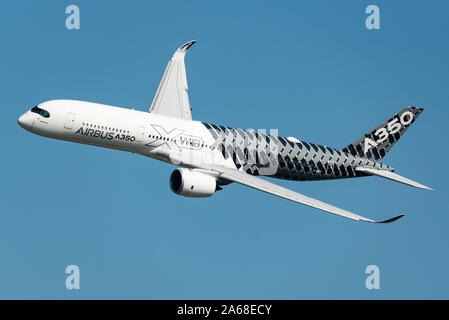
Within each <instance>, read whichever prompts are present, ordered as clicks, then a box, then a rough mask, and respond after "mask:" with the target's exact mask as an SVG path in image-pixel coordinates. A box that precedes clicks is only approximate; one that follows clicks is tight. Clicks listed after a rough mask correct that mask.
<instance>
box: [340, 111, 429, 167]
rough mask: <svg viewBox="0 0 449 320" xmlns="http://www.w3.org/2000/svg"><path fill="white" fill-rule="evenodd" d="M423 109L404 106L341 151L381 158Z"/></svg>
mask: <svg viewBox="0 0 449 320" xmlns="http://www.w3.org/2000/svg"><path fill="white" fill-rule="evenodd" d="M423 110H424V109H423V108H417V107H405V108H404V109H402V110H401V111H400V112H398V113H396V114H395V115H394V116H392V117H391V118H390V119H388V120H387V121H385V122H384V123H382V124H381V125H379V126H378V127H376V128H375V129H374V130H372V131H370V132H368V133H366V134H365V135H364V136H363V137H361V138H359V139H358V140H356V141H354V142H353V143H351V144H350V145H349V146H347V147H346V148H344V149H342V151H343V152H346V153H349V154H352V155H355V156H359V157H362V158H367V159H370V160H380V159H382V158H383V157H384V156H385V155H386V154H387V152H388V151H390V149H391V148H392V147H393V145H394V144H395V143H396V141H398V140H399V138H400V137H401V136H402V135H403V134H404V133H405V131H407V129H408V128H409V127H410V126H411V124H412V123H413V122H414V121H415V120H416V118H418V116H419V115H420V114H421V112H423Z"/></svg>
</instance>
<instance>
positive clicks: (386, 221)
mask: <svg viewBox="0 0 449 320" xmlns="http://www.w3.org/2000/svg"><path fill="white" fill-rule="evenodd" d="M403 216H405V214H400V215H397V216H396V217H393V218H390V219H387V220H383V221H374V220H366V221H368V222H372V223H391V222H394V221H396V220H399V219H401V218H402V217H403Z"/></svg>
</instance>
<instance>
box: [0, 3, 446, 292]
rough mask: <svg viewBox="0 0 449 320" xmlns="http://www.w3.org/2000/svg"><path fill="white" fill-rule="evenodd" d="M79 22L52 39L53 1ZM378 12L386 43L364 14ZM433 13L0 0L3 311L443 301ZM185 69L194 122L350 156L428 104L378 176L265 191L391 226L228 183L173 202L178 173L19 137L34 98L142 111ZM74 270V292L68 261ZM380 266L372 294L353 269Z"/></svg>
mask: <svg viewBox="0 0 449 320" xmlns="http://www.w3.org/2000/svg"><path fill="white" fill-rule="evenodd" d="M70 4H76V5H78V6H79V8H80V14H81V28H80V30H73V31H69V30H67V29H66V28H65V19H66V17H67V15H66V14H65V8H66V7H67V6H68V5H70ZM369 4H376V5H378V6H379V8H380V27H381V28H380V30H367V29H366V28H365V19H366V17H367V14H365V8H366V6H368V5H369ZM448 10H449V5H448V4H447V3H446V2H443V1H438V2H432V5H429V4H428V2H426V1H377V0H376V1H369V2H368V1H344V2H343V1H292V2H284V1H276V2H274V1H248V2H241V1H221V2H218V1H188V2H186V1H170V2H162V1H159V2H149V1H126V2H125V1H81V0H80V1H58V2H55V1H14V2H13V1H9V2H7V3H4V4H3V5H2V10H1V11H0V12H1V13H0V35H1V37H0V39H1V50H0V61H1V63H0V87H1V88H2V89H1V101H2V111H3V116H2V117H1V119H2V120H1V121H2V122H1V133H2V143H3V148H2V150H3V151H2V157H1V163H2V168H3V170H2V175H1V177H2V183H1V184H0V191H1V192H0V194H1V201H0V212H1V216H0V217H1V218H0V219H1V220H0V221H1V222H0V254H1V260H0V261H1V263H0V298H3V299H10V298H24V299H35V298H39V299H48V298H57V299H81V298H84V299H94V298H104V299H109V298H112V299H118V298H123V299H131V298H137V299H230V298H233V299H321V298H325V299H327V298H330V299H347V298H355V299H392V298H399V299H416V298H424V299H430V298H437V299H440V298H445V299H448V298H449V294H448V290H447V287H448V285H449V274H448V272H447V271H448V270H449V256H448V249H447V247H448V244H449V234H448V231H447V229H448V226H449V210H448V209H449V208H448V199H447V191H448V171H447V164H446V160H447V159H448V156H449V153H448V148H447V138H448V134H447V124H448V121H449V108H448V107H449V106H448V101H449V90H448V84H449V62H448V57H449V43H448V41H447V34H448V31H449V20H448V19H447V12H448ZM191 39H196V40H197V41H198V43H197V44H195V46H194V47H192V48H191V49H190V50H189V53H188V56H187V58H186V65H187V76H188V82H189V88H190V102H191V104H192V106H193V107H194V110H193V117H194V119H196V120H202V121H206V122H211V123H217V124H223V125H228V126H234V127H240V128H255V129H260V128H266V129H270V128H277V129H279V134H280V135H282V136H295V137H297V138H299V139H301V140H305V141H310V142H315V143H319V144H325V145H329V146H333V147H344V146H346V145H347V144H349V143H350V142H352V141H353V140H355V139H356V138H358V137H359V136H361V135H363V134H364V133H365V132H367V131H369V130H371V129H372V128H374V127H375V126H377V125H378V124H380V123H381V122H383V121H384V120H386V119H387V118H388V117H390V116H391V115H393V114H394V113H396V112H398V111H400V110H401V109H402V108H403V107H404V106H406V105H416V106H420V107H423V108H424V109H425V111H424V113H423V114H422V115H421V116H420V118H419V119H418V120H417V121H416V122H415V123H414V125H413V127H412V128H411V129H410V130H408V131H407V133H406V134H405V135H404V136H403V138H402V139H401V141H399V142H398V143H397V144H396V145H395V147H394V148H393V149H392V151H391V152H390V153H389V154H388V156H387V157H385V158H384V162H385V163H387V164H389V165H391V166H393V167H395V168H396V170H397V171H396V172H397V173H399V174H401V175H404V176H406V177H408V178H411V179H413V180H416V181H419V182H421V183H423V184H425V185H428V186H430V187H433V188H434V189H435V191H434V192H426V191H423V190H418V189H414V188H411V187H408V186H405V185H402V184H398V183H394V182H391V181H388V180H383V179H380V178H376V177H369V178H360V179H348V180H340V181H338V180H336V181H322V182H289V181H280V180H277V181H276V182H277V183H279V184H281V185H283V186H286V187H289V188H291V189H293V190H296V191H298V192H301V193H304V194H306V195H308V196H312V197H315V198H319V199H321V200H323V201H327V202H329V203H331V204H334V205H337V206H340V207H342V208H345V209H348V210H351V211H354V212H356V213H358V214H361V215H364V216H367V217H370V218H373V219H382V218H386V217H390V216H392V215H396V214H399V213H405V214H406V217H405V218H403V219H401V220H400V221H397V222H396V223H393V224H389V225H373V224H368V223H362V222H353V221H351V220H347V219H343V218H340V217H336V216H333V215H330V214H327V213H322V212H320V211H318V210H314V209H312V208H309V207H305V206H301V205H298V204H295V203H293V202H289V201H286V200H283V199H280V198H276V197H273V196H270V195H266V194H264V193H262V192H259V191H256V190H253V189H249V188H246V187H244V186H240V185H235V184H233V185H229V186H227V187H226V188H224V190H223V191H220V192H218V193H216V194H215V195H213V196H212V197H211V198H208V199H188V198H183V197H179V196H177V195H175V194H173V193H172V192H171V191H170V189H169V187H168V177H169V175H170V173H171V170H172V169H173V168H174V167H173V166H170V165H168V164H165V163H160V162H157V161H155V160H152V159H147V158H144V157H142V156H138V155H133V154H128V153H125V152H120V151H114V150H107V149H101V148H96V147H92V146H85V145H80V144H74V143H68V142H62V141H56V140H50V139H47V138H43V137H40V136H36V135H32V134H30V133H29V132H26V131H25V130H23V129H22V128H20V127H19V126H18V125H17V123H16V120H17V118H18V116H19V115H20V114H22V113H23V112H25V111H26V110H27V109H29V108H31V107H32V106H34V105H36V104H37V103H39V102H43V101H46V100H52V99H61V98H65V99H79V100H87V101H93V102H99V103H104V104H110V105H116V106H123V107H129V108H131V107H134V108H136V109H141V110H146V109H147V108H148V106H149V104H150V103H151V100H152V98H153V94H154V92H155V90H156V88H157V85H158V83H159V80H160V78H161V76H162V73H163V70H164V68H165V66H166V63H167V61H168V59H169V58H170V57H171V55H172V53H173V51H174V50H175V49H176V48H177V47H178V46H179V45H181V44H182V43H184V42H186V41H188V40H191ZM71 264H75V265H77V266H79V268H80V271H81V289H80V290H67V289H66V287H65V279H66V276H67V275H66V274H65V272H64V271H65V268H66V266H68V265H71ZM372 264H375V265H377V266H379V268H380V287H381V288H380V290H367V289H366V288H365V279H366V277H367V276H368V275H367V274H365V268H366V267H367V266H368V265H372Z"/></svg>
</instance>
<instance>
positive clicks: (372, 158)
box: [17, 41, 432, 223]
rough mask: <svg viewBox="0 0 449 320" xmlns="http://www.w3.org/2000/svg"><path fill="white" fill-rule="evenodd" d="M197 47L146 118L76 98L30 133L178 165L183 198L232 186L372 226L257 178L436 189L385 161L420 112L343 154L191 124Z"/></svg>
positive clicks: (41, 113) (175, 61)
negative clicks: (376, 180)
mask: <svg viewBox="0 0 449 320" xmlns="http://www.w3.org/2000/svg"><path fill="white" fill-rule="evenodd" d="M194 43H195V41H189V42H187V43H185V44H184V45H182V46H181V47H180V48H179V49H177V50H176V52H175V53H174V55H173V57H172V58H171V60H170V61H169V62H168V65H167V67H166V69H165V72H164V74H163V76H162V79H161V81H160V83H159V86H158V88H157V91H156V94H155V96H154V98H153V101H152V103H151V106H150V107H149V110H148V112H143V111H139V110H134V109H127V108H120V107H114V106H108V105H103V104H98V103H93V102H85V101H76V100H50V101H46V102H43V103H40V104H38V105H36V106H35V107H33V108H32V109H30V110H28V111H27V112H25V113H24V114H23V115H21V116H20V117H19V118H18V120H17V122H18V124H19V125H20V126H21V127H22V128H24V129H25V130H27V131H29V132H32V133H34V134H37V135H41V136H44V137H48V138H53V139H59V140H65V141H72V142H77V143H83V144H88V145H94V146H99V147H104V148H112V149H117V150H122V151H127V152H132V153H137V154H141V155H143V156H147V157H150V158H153V159H157V160H161V161H164V162H168V163H170V164H174V165H177V166H179V167H180V168H176V169H174V171H173V172H172V173H171V175H170V178H169V185H170V188H171V190H172V191H173V192H174V193H176V194H178V195H181V196H185V197H198V198H201V197H210V196H212V195H213V194H214V193H215V192H216V191H219V190H222V187H223V186H225V185H228V184H230V183H232V182H236V183H240V184H242V185H245V186H248V187H251V188H254V189H258V190H261V191H264V192H266V193H269V194H272V195H275V196H278V197H281V198H285V199H288V200H291V201H294V202H297V203H300V204H303V205H307V206H310V207H313V208H316V209H319V210H323V211H326V212H329V213H333V214H336V215H339V216H343V217H346V218H349V219H353V220H356V221H359V220H360V221H366V222H372V223H390V222H393V221H396V220H398V219H399V218H401V217H403V216H404V215H403V214H400V215H397V216H395V217H392V218H389V219H386V220H383V221H375V220H371V219H368V218H365V217H363V216H360V215H357V214H355V213H352V212H349V211H346V210H343V209H340V208H338V207H335V206H333V205H330V204H327V203H325V202H322V201H319V200H316V199H313V198H310V197H307V196H305V195H303V194H300V193H298V192H295V191H292V190H289V189H287V188H284V187H281V186H279V185H277V184H275V183H273V182H270V181H267V180H266V179H262V178H260V176H265V177H271V178H279V179H287V180H296V181H305V180H325V179H342V178H352V177H363V176H378V177H382V178H386V179H390V180H393V181H397V182H400V183H403V184H407V185H410V186H413V187H416V188H421V189H427V190H432V189H431V188H429V187H426V186H424V185H422V184H420V183H417V182H415V181H412V180H410V179H407V178H404V177H402V176H400V175H398V174H396V173H394V168H392V167H390V166H388V165H386V164H384V163H382V162H381V160H382V158H383V157H384V156H385V155H386V154H387V153H388V151H389V150H390V149H391V148H392V147H393V145H394V144H395V143H396V142H397V141H398V140H399V138H400V137H401V136H402V135H403V134H404V133H405V131H406V130H407V129H408V128H409V127H410V126H411V125H412V123H413V122H414V121H415V120H416V119H417V118H418V116H419V115H420V114H421V113H422V111H423V109H422V108H417V107H413V106H409V107H405V108H404V109H402V110H401V111H400V112H398V113H396V114H395V115H393V116H392V117H391V118H389V119H388V120H387V121H385V122H383V123H382V124H380V125H379V126H377V127H376V128H375V129H373V130H371V131H369V132H368V133H366V134H364V135H363V136H362V137H360V138H359V139H357V140H355V141H354V142H353V143H351V144H349V145H348V146H347V147H345V148H343V149H337V148H330V147H327V146H322V145H318V144H313V143H308V142H303V141H300V140H298V139H296V138H294V137H287V138H284V137H279V136H277V135H276V134H271V132H270V134H267V133H264V132H260V131H259V132H255V131H254V130H242V129H236V128H231V127H226V126H222V125H215V124H209V123H205V122H200V121H194V120H192V115H191V110H192V108H191V106H190V103H189V97H188V86H187V77H186V69H185V64H184V57H185V54H186V52H187V50H188V49H189V48H190V47H191V46H192V45H193V44H194Z"/></svg>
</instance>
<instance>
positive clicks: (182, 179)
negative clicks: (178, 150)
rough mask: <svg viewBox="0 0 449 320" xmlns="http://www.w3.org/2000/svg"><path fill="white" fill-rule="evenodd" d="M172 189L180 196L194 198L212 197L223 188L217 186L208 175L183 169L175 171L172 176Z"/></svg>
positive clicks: (213, 179)
mask: <svg viewBox="0 0 449 320" xmlns="http://www.w3.org/2000/svg"><path fill="white" fill-rule="evenodd" d="M170 189H171V190H172V191H173V192H174V193H176V194H179V195H180V196H184V197H192V198H205V197H210V196H212V195H213V194H214V192H215V191H216V190H220V189H221V188H220V187H219V186H217V181H216V180H215V178H214V177H211V176H209V175H207V174H204V173H201V172H198V171H192V170H189V169H185V168H181V169H175V170H173V172H172V173H171V175H170Z"/></svg>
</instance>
